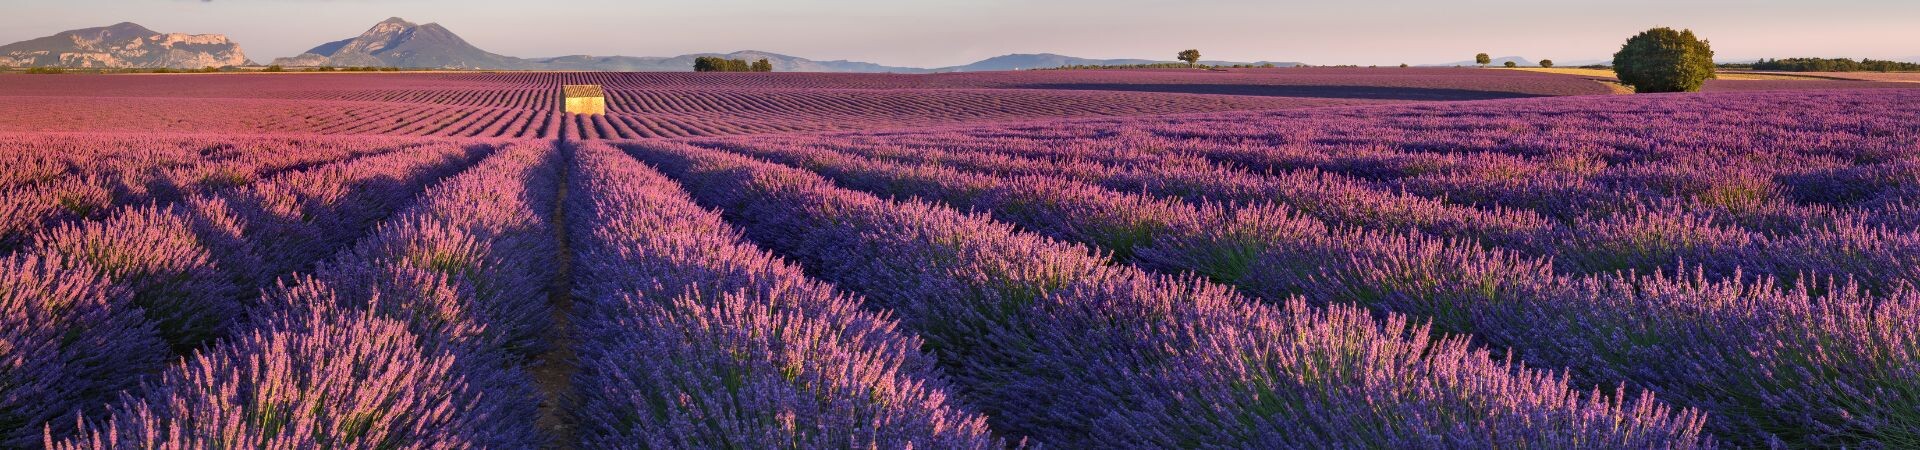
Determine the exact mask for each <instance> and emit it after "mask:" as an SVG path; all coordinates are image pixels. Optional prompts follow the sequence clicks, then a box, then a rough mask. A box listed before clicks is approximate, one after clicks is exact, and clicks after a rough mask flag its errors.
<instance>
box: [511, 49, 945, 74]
mask: <svg viewBox="0 0 1920 450" xmlns="http://www.w3.org/2000/svg"><path fill="white" fill-rule="evenodd" d="M702 56H718V57H722V58H727V59H741V60H747V61H753V60H758V59H760V58H766V59H767V62H770V63H773V70H774V71H775V72H862V73H889V72H890V73H925V72H930V70H927V69H920V68H914V67H893V66H883V65H879V64H874V63H866V62H857V61H815V60H811V59H806V58H801V57H796V56H788V55H782V54H779V53H769V52H761V51H752V50H748V51H740V52H733V53H695V54H690V55H680V56H586V55H572V56H561V57H555V58H541V59H533V60H530V61H531V62H534V63H538V64H541V65H543V66H544V68H546V69H548V70H608V71H632V72H685V71H690V70H693V59H694V58H698V57H702Z"/></svg>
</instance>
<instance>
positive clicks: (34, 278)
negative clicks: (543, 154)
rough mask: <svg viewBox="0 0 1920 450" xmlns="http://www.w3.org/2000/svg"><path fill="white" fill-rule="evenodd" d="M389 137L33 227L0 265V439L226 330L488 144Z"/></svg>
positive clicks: (52, 427)
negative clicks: (319, 158)
mask: <svg viewBox="0 0 1920 450" xmlns="http://www.w3.org/2000/svg"><path fill="white" fill-rule="evenodd" d="M390 144H392V145H389V146H387V147H388V148H393V147H396V146H400V145H406V146H410V147H411V148H410V149H409V151H404V152H391V153H381V154H378V155H375V156H367V157H364V158H356V159H350V160H346V161H342V162H336V163H328V164H321V165H317V166H314V167H310V168H304V169H299V170H293V171H290V172H286V173H280V174H277V175H273V176H271V177H267V178H263V179H260V180H259V181H255V182H249V183H244V184H240V185H237V186H224V185H222V186H202V187H201V189H202V190H200V191H198V192H194V193H192V195H191V196H188V197H185V198H182V199H181V200H180V201H178V202H174V203H171V204H149V205H130V206H125V207H119V208H115V209H113V210H112V211H111V212H109V213H104V214H102V218H101V219H100V220H91V221H78V222H73V223H67V224H61V225H58V226H55V227H52V228H48V229H45V230H44V231H42V232H40V233H38V234H37V235H35V236H34V237H33V238H32V239H30V242H28V243H27V245H26V247H24V248H23V249H22V250H20V251H19V252H17V253H15V254H13V255H10V256H8V257H7V258H6V259H5V262H4V263H3V264H0V267H4V269H0V272H4V273H0V279H3V280H4V285H5V286H7V288H6V289H0V310H4V312H5V314H0V321H4V322H5V323H4V324H0V341H4V342H7V343H8V344H9V345H6V346H4V348H0V353H3V354H0V361H4V364H0V379H5V380H8V382H6V383H0V439H3V440H0V445H4V446H7V447H15V446H29V447H30V446H32V445H33V444H34V443H37V442H39V441H40V439H41V438H42V434H43V433H53V434H55V435H65V434H67V433H68V432H70V431H71V429H72V425H71V424H73V423H74V421H75V420H77V419H78V416H77V414H97V413H98V412H99V411H101V408H102V407H103V405H104V404H105V403H106V402H107V401H108V400H110V399H111V397H113V396H115V395H117V393H119V392H122V391H124V390H125V389H127V388H130V387H133V386H134V385H136V384H137V383H139V380H140V379H141V377H145V376H150V375H155V374H158V373H160V372H161V371H162V369H164V368H166V367H167V364H168V362H169V361H170V360H173V359H175V358H176V356H178V355H186V354H190V353H191V352H194V351H196V350H199V349H202V348H204V346H205V345H207V344H208V343H211V342H214V341H217V340H218V339H222V338H226V337H230V336H232V335H233V332H234V331H236V330H237V329H238V327H239V326H240V325H241V324H242V323H244V322H245V320H244V318H245V315H244V311H245V310H246V309H247V308H248V307H249V305H251V304H253V303H256V302H257V298H258V296H257V295H254V293H256V292H258V290H259V288H261V287H265V285H266V284H268V283H269V282H270V281H269V280H272V279H273V278H275V277H277V276H279V275H280V274H284V273H287V272H291V271H293V270H298V269H300V268H302V267H304V266H305V265H307V264H311V263H312V262H313V261H314V260H316V259H318V258H319V257H320V256H322V255H325V254H327V253H330V252H332V251H333V250H332V249H334V248H337V247H338V245H339V244H337V242H341V241H342V239H344V238H349V237H350V236H352V235H355V234H356V233H358V231H357V230H360V229H363V228H364V227H365V226H366V224H367V223H369V222H370V221H372V220H374V219H377V218H378V217H380V216H384V215H385V214H386V212H387V211H391V210H392V209H393V208H394V207H397V206H398V204H397V203H398V202H397V201H396V199H404V198H406V197H409V196H411V195H412V194H413V193H414V192H418V189H419V188H420V187H421V186H424V185H425V184H426V183H429V182H431V180H433V179H435V178H437V177H440V176H444V174H446V173H448V172H449V171H450V170H453V169H456V168H458V167H460V166H463V165H465V164H468V163H470V162H471V161H472V160H473V159H474V158H475V157H476V156H478V155H480V154H484V153H486V152H488V151H490V148H488V146H485V145H475V144H453V143H432V142H406V143H400V142H392V143H390ZM353 145H357V144H346V146H347V147H352V146H353ZM376 153H379V152H376ZM342 156H344V154H343V155H342ZM316 164H319V163H318V162H316Z"/></svg>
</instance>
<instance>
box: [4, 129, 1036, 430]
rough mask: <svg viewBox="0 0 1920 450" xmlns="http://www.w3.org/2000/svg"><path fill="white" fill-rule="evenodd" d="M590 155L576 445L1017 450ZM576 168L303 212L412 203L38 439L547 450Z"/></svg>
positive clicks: (880, 342) (818, 291) (763, 268)
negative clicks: (564, 238)
mask: <svg viewBox="0 0 1920 450" xmlns="http://www.w3.org/2000/svg"><path fill="white" fill-rule="evenodd" d="M579 153H580V156H579V157H577V158H573V159H572V162H571V163H564V164H566V165H567V166H570V167H567V168H566V171H567V172H573V173H577V175H575V176H573V177H572V180H573V181H572V182H571V183H572V186H571V187H570V188H572V189H577V190H578V191H579V192H581V193H582V194H581V195H578V196H577V197H574V198H580V199H581V200H578V201H575V202H572V203H571V204H570V205H568V206H569V207H570V209H569V210H568V211H567V212H568V213H570V214H575V215H577V217H579V218H580V219H584V220H578V221H571V222H569V223H574V224H578V225H577V226H575V227H574V228H573V230H572V231H571V233H572V234H574V235H575V236H576V237H577V238H578V239H580V240H581V242H582V244H581V247H580V251H579V256H580V259H581V260H582V266H583V271H582V272H583V273H585V275H583V277H582V281H581V286H582V289H581V290H580V292H581V294H582V296H581V297H582V300H585V301H586V305H585V306H584V307H582V308H580V309H579V310H578V311H577V312H578V314H577V317H576V319H575V320H576V321H577V322H578V323H580V324H581V327H580V329H581V331H580V332H579V333H578V335H577V336H576V339H575V340H576V341H577V342H578V343H579V344H578V345H579V347H580V354H581V355H583V357H582V361H581V365H582V366H583V367H582V369H581V371H580V373H579V375H578V376H577V377H576V379H577V380H576V382H577V384H576V385H577V386H578V391H579V392H578V394H579V396H580V397H581V398H582V400H581V402H582V406H583V409H582V411H581V412H579V413H578V416H579V418H578V419H577V420H578V421H580V422H582V423H584V424H586V426H585V427H584V429H583V433H582V437H581V444H582V445H586V446H591V447H594V448H608V447H634V448H641V447H646V446H650V445H666V446H693V447H708V446H746V447H764V446H775V445H795V444H797V443H804V444H805V445H803V446H808V447H813V446H854V445H859V446H884V447H889V448H894V447H904V446H912V445H920V446H932V447H936V448H996V447H1005V444H1004V443H1002V442H1001V441H999V440H998V439H995V438H993V437H991V436H990V435H989V434H988V433H987V430H986V427H985V420H984V419H983V418H981V417H980V416H978V415H976V414H972V413H968V412H966V411H964V410H963V409H961V408H960V407H959V406H957V405H954V404H952V402H953V401H952V400H950V399H949V396H950V394H949V393H947V392H946V391H947V387H946V386H945V384H944V381H943V380H942V379H941V377H940V376H939V375H938V374H937V372H935V369H933V364H932V362H931V358H929V357H927V356H925V355H921V354H920V353H919V350H918V347H919V341H918V340H916V339H913V338H911V337H909V336H907V335H905V334H901V333H900V332H899V331H897V330H895V328H896V325H895V324H894V322H893V321H892V320H891V319H889V318H887V317H886V315H884V314H880V313H875V312H873V311H867V310H862V309H861V307H860V303H861V302H860V301H859V299H858V298H857V297H852V296H848V295H846V294H841V293H837V292H834V291H833V289H832V288H830V287H828V286H826V285H824V284H822V283H819V282H817V281H811V280H809V279H807V278H805V276H804V275H801V274H800V272H799V269H798V268H796V267H794V266H791V265H786V264H784V263H781V262H779V261H778V260H777V259H775V258H774V257H772V256H771V255H769V254H767V253H765V252H763V251H759V250H757V249H754V248H753V247H751V246H747V245H744V244H743V243H741V242H739V241H738V238H737V237H732V236H736V234H735V233H734V232H733V231H731V230H730V229H729V228H728V227H727V226H726V225H725V224H724V223H723V222H722V221H721V220H720V219H719V217H718V215H716V214H714V213H710V212H706V211H704V210H701V209H699V207H697V206H695V205H694V204H693V203H692V201H691V200H690V199H688V198H686V197H685V194H682V193H680V192H679V191H678V188H677V187H675V186H674V185H673V184H672V182H671V181H668V180H667V179H666V178H665V177H662V176H660V175H659V174H657V173H654V172H652V171H651V170H649V169H646V168H644V167H643V166H641V165H640V164H639V163H637V162H635V161H633V160H632V159H631V158H628V157H626V156H624V155H622V154H620V153H619V152H617V151H614V150H611V149H608V148H605V147H595V146H587V147H585V148H583V149H581V150H580V151H579ZM561 160H562V158H561V157H560V154H559V152H558V151H556V150H555V149H554V148H553V147H552V146H550V145H547V144H545V143H519V144H514V145H512V146H509V147H507V148H505V149H503V150H500V151H499V152H497V154H495V155H494V156H492V157H490V158H488V159H486V160H485V161H482V162H481V163H479V164H478V165H476V166H475V167H474V168H472V169H470V170H468V171H466V172H464V173H462V174H460V175H458V176H454V177H452V178H449V179H447V180H446V181H444V182H441V183H438V184H436V185H434V186H433V187H431V188H428V189H426V190H425V192H424V193H422V194H420V195H418V196H417V197H416V196H411V195H407V194H402V193H400V192H395V191H384V190H380V189H378V188H375V187H368V189H366V190H364V191H360V190H356V191H353V192H352V193H349V195H356V196H363V197H364V196H369V195H370V196H372V197H369V198H367V199H366V200H367V201H363V202H352V203H351V204H356V205H362V206H369V208H366V209H363V210H358V211H349V210H334V211H319V210H306V211H305V212H310V213H331V214H332V215H337V216H339V217H343V218H346V217H350V218H357V220H358V221H360V222H366V221H370V220H372V219H373V218H374V217H376V216H379V215H383V214H382V213H380V212H379V211H381V210H391V209H392V208H391V207H387V208H378V207H371V206H372V205H366V203H370V202H371V200H372V198H379V199H382V201H380V202H379V203H382V204H387V205H394V204H396V203H398V202H399V200H400V199H404V198H409V197H411V198H414V199H415V200H414V202H413V204H412V206H410V207H407V208H405V209H403V210H400V212H398V213H397V214H394V215H392V216H391V217H390V218H388V219H387V220H385V221H384V222H383V224H382V225H380V226H379V227H378V228H377V229H376V230H374V231H373V232H372V233H370V234H368V235H367V237H366V238H364V239H362V240H360V241H359V243H358V244H356V245H353V246H352V247H350V248H347V249H345V250H344V251H341V252H339V253H337V254H336V255H335V256H333V257H332V258H330V259H328V260H326V261H325V262H322V263H320V264H318V265H317V266H314V267H313V268H312V269H311V270H310V271H308V273H309V274H307V275H297V276H293V277H276V278H277V279H279V281H278V283H277V285H276V286H275V287H272V288H270V289H266V294H265V295H264V298H262V299H260V301H258V302H250V303H248V304H247V305H246V309H247V310H248V311H247V312H248V313H247V314H245V317H247V318H248V319H247V320H245V321H240V322H238V323H230V324H227V325H228V326H232V327H236V328H241V329H242V330H241V331H237V332H232V333H221V334H224V335H227V336H229V337H228V338H226V339H223V340H220V341H218V342H217V343H215V344H213V345H212V346H211V347H202V348H199V349H198V351H196V352H193V353H192V354H190V355H188V356H187V357H186V359H185V360H183V361H181V362H179V363H177V364H175V365H173V366H172V367H171V368H169V369H168V370H166V371H165V372H164V373H162V374H160V376H159V377H157V378H149V379H148V380H147V381H146V382H144V383H141V385H140V386H138V387H137V388H135V389H132V390H127V391H123V392H122V393H121V394H120V395H119V399H118V400H117V401H115V402H113V403H112V404H111V405H110V406H109V407H108V408H107V409H106V411H105V413H104V414H99V413H95V414H94V415H91V416H85V417H79V418H75V419H74V420H76V421H78V423H79V427H78V433H77V434H73V431H74V430H73V429H70V428H66V427H65V426H63V425H61V424H59V423H57V421H56V423H51V424H46V425H42V428H41V429H43V430H45V432H46V433H47V437H46V439H47V445H49V446H50V447H51V448H60V449H81V448H210V447H264V448H309V447H320V446H330V447H348V448H533V447H536V446H539V445H540V444H542V443H543V442H545V441H546V440H548V439H550V438H553V437H554V436H549V435H547V434H546V433H545V432H543V431H542V430H538V429H535V424H536V421H535V419H534V415H535V410H536V408H535V406H536V405H537V404H538V403H539V402H540V401H541V400H540V399H539V398H538V396H537V395H536V394H535V393H534V392H532V390H531V389H529V388H528V386H529V385H530V380H529V376H528V374H527V369H528V367H527V366H528V365H529V364H531V363H532V361H533V357H532V356H533V355H534V354H537V353H540V352H541V350H542V349H543V347H544V346H545V345H548V344H555V343H553V342H546V340H547V339H548V338H550V337H552V336H551V335H550V334H549V331H548V330H545V328H546V327H547V326H549V325H551V324H550V322H549V321H548V318H549V312H548V309H547V308H548V306H549V305H547V304H546V303H544V302H543V301H542V300H544V299H545V298H546V296H544V295H541V292H542V290H543V289H545V288H546V287H547V285H548V282H549V281H552V280H550V279H547V277H549V276H551V273H549V272H547V270H546V269H547V268H548V267H551V266H552V265H553V264H554V263H555V262H556V261H555V260H554V258H555V257H556V256H558V255H559V254H560V250H561V249H559V248H556V247H555V244H556V242H555V239H554V238H555V234H554V230H552V229H551V226H552V219H550V218H549V217H546V216H544V215H543V214H542V213H541V212H542V211H553V212H554V214H562V212H561V210H560V209H558V208H559V207H560V206H561V205H558V204H556V203H557V202H556V200H557V199H559V198H560V196H559V195H558V192H557V191H556V190H557V189H558V188H560V186H561V180H560V178H561V176H562V175H561V174H562V164H563V163H562V162H561ZM396 168H398V167H396ZM388 175H390V176H391V175H399V174H392V173H389V174H388ZM309 181H311V180H309ZM396 194H397V195H396ZM556 217H557V216H556ZM343 220H344V219H343ZM241 227H242V228H249V227H248V226H245V225H242V226H241ZM314 228H315V229H312V230H303V229H277V230H274V231H276V232H281V233H293V234H295V235H303V236H313V237H315V238H322V239H319V240H313V239H308V240H302V241H306V242H307V243H308V244H314V243H317V242H323V241H324V242H342V241H345V240H347V239H350V238H349V236H353V235H355V231H354V230H355V227H343V226H318V227H314ZM361 228H364V226H363V227H361ZM249 231H250V232H248V233H245V234H246V235H247V236H248V237H249V238H251V239H254V240H256V241H266V240H271V238H269V237H268V236H265V235H261V234H260V233H253V232H251V228H250V229H249ZM245 250H247V251H248V253H258V251H257V250H256V249H245ZM314 250H318V248H315V249H314ZM302 254H313V252H312V251H309V252H304V253H302ZM255 256H257V255H255ZM256 262H258V261H256ZM274 264H276V265H277V266H278V267H297V266H296V265H295V264H293V263H290V262H275V263H274ZM260 272H261V273H263V274H282V273H285V272H284V271H279V270H273V269H264V270H261V271H260ZM16 278H21V277H16ZM29 281H31V280H29ZM69 291H72V290H71V289H69ZM89 293H90V292H89V291H81V292H76V294H77V295H86V294H89ZM92 293H97V292H92ZM181 300H183V301H210V300H213V299H211V298H207V297H205V296H196V297H189V298H182V299H181ZM127 320H128V321H132V320H134V319H127ZM134 328H137V327H134ZM136 331H137V330H136ZM104 341H106V339H93V340H89V342H104ZM559 344H562V345H565V344H566V343H564V342H562V343H559ZM105 350H123V352H122V353H126V352H132V351H137V350H140V349H137V348H112V349H105ZM81 351H84V350H81ZM152 354H153V355H154V356H153V357H152V358H151V359H161V358H162V357H161V356H158V355H159V354H160V352H152ZM102 356H114V355H102ZM101 359H103V360H102V361H94V362H97V363H100V365H102V366H110V365H111V364H114V363H112V362H109V361H107V360H105V359H106V358H101ZM148 366H151V364H149V365H148ZM119 374H120V375H124V376H131V375H137V373H135V372H133V371H124V372H120V373H119ZM7 375H16V374H7ZM17 375H22V376H45V375H48V374H45V373H21V374H17ZM47 381H50V382H51V381H57V380H55V379H54V378H52V377H48V378H47ZM101 390H102V391H103V393H104V391H110V390H111V389H101ZM95 397H98V395H95ZM562 397H572V396H568V395H562ZM555 400H556V399H548V400H547V401H555ZM648 419H652V420H648ZM15 444H17V445H22V446H24V445H26V443H25V442H19V443H15Z"/></svg>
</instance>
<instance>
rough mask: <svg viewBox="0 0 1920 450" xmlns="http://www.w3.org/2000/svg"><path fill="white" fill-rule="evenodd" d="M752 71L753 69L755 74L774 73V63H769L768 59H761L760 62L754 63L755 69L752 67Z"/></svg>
mask: <svg viewBox="0 0 1920 450" xmlns="http://www.w3.org/2000/svg"><path fill="white" fill-rule="evenodd" d="M752 69H753V71H754V72H772V71H773V62H772V61H767V59H766V58H760V60H759V61H754V62H753V67H752Z"/></svg>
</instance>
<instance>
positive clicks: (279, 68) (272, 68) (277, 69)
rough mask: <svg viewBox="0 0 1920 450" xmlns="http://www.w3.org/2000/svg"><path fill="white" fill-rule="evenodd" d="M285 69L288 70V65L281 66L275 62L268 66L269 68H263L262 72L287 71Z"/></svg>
mask: <svg viewBox="0 0 1920 450" xmlns="http://www.w3.org/2000/svg"><path fill="white" fill-rule="evenodd" d="M285 71H287V68H286V67H281V66H280V65H279V64H274V65H271V66H267V69H266V70H262V71H261V72H285Z"/></svg>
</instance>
